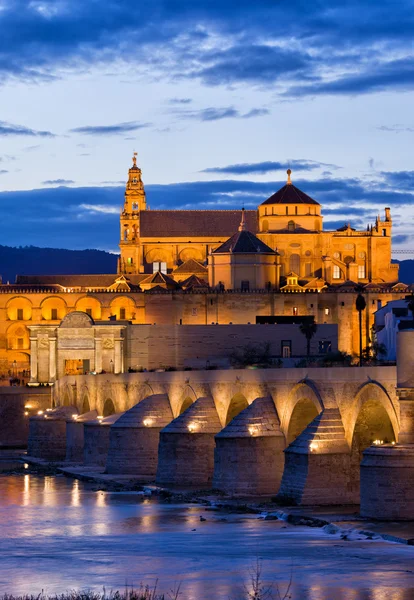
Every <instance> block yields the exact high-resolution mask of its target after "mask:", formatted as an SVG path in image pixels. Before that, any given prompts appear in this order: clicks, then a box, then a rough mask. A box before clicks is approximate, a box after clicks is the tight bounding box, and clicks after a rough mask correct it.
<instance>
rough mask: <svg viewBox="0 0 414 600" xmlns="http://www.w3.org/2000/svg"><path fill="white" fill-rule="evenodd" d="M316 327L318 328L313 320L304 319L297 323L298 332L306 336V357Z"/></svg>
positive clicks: (308, 353)
mask: <svg viewBox="0 0 414 600" xmlns="http://www.w3.org/2000/svg"><path fill="white" fill-rule="evenodd" d="M317 329H318V326H317V324H316V323H315V321H304V322H303V323H301V324H300V325H299V330H300V332H301V333H303V335H304V336H305V338H306V356H307V357H308V358H309V355H310V343H311V339H312V338H313V336H314V335H315V333H316V331H317Z"/></svg>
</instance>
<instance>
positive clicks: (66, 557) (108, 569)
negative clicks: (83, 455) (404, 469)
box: [0, 473, 414, 600]
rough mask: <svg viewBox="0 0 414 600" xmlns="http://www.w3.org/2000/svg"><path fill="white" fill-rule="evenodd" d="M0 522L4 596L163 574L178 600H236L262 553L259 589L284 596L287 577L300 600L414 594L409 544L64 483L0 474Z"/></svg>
mask: <svg viewBox="0 0 414 600" xmlns="http://www.w3.org/2000/svg"><path fill="white" fill-rule="evenodd" d="M200 514H203V516H204V517H205V518H206V519H207V520H206V521H200ZM0 526H1V532H2V539H1V556H2V560H1V561H0V593H5V592H13V593H20V594H23V593H33V594H37V593H39V592H40V591H41V590H42V589H46V591H47V592H48V593H54V592H62V591H65V590H68V589H72V588H95V589H102V587H103V586H105V587H106V588H107V589H108V588H109V589H123V588H124V586H125V584H126V583H128V584H129V585H134V586H135V587H137V586H139V583H140V582H141V581H143V582H145V583H149V584H151V583H154V582H155V581H156V580H157V579H159V580H160V585H161V587H162V589H163V591H166V592H168V591H169V590H171V589H174V587H175V586H176V585H177V584H178V583H179V582H181V590H182V596H181V599H182V600H211V599H212V598H215V599H218V600H220V599H226V600H227V599H230V600H241V599H242V598H243V599H244V598H245V597H246V593H245V585H249V580H250V573H251V569H252V567H254V564H255V561H256V557H259V558H260V559H261V561H262V563H261V564H262V572H263V579H264V584H265V585H269V586H273V590H274V591H275V590H276V586H278V587H279V589H280V592H281V595H282V597H283V593H284V591H285V590H286V586H287V585H288V582H289V578H290V575H292V579H293V584H292V589H291V594H292V598H294V599H295V600H296V599H299V598H300V600H411V599H412V598H413V597H414V579H413V577H414V576H413V574H412V572H411V569H412V559H413V557H414V548H411V547H408V546H403V545H399V544H387V543H378V542H343V541H342V540H339V539H338V538H335V537H333V536H328V535H326V534H323V532H321V531H318V530H312V529H307V528H300V527H296V528H295V527H293V526H290V525H286V524H285V523H282V522H263V521H259V520H258V519H257V518H256V517H255V516H254V515H253V516H251V515H246V516H244V515H222V514H215V513H207V512H204V511H203V508H202V507H200V506H196V505H190V506H174V505H171V504H156V503H154V502H152V501H148V500H145V501H143V500H142V497H141V496H138V495H137V494H135V493H110V492H102V491H95V490H94V489H93V488H92V486H91V485H89V484H85V483H83V482H79V481H74V480H71V479H67V478H65V477H44V478H41V477H36V476H33V475H31V474H28V473H24V474H22V475H19V476H11V477H10V476H1V477H0Z"/></svg>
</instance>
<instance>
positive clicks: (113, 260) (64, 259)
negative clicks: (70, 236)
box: [0, 246, 118, 283]
mask: <svg viewBox="0 0 414 600" xmlns="http://www.w3.org/2000/svg"><path fill="white" fill-rule="evenodd" d="M117 259H118V257H117V255H115V254H110V253H109V252H104V251H103V250H63V249H59V248H37V247H36V246H24V247H22V246H20V247H19V248H11V247H9V246H0V274H1V276H2V279H3V283H7V282H8V281H10V283H14V281H15V279H16V275H41V274H42V275H70V274H74V275H79V274H82V273H84V274H88V275H89V274H90V275H93V274H97V273H116V270H117Z"/></svg>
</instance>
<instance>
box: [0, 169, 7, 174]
mask: <svg viewBox="0 0 414 600" xmlns="http://www.w3.org/2000/svg"><path fill="white" fill-rule="evenodd" d="M6 173H8V171H6V169H0V175H5V174H6Z"/></svg>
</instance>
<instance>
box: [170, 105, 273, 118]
mask: <svg viewBox="0 0 414 600" xmlns="http://www.w3.org/2000/svg"><path fill="white" fill-rule="evenodd" d="M174 114H176V115H178V116H179V117H180V118H181V119H194V120H196V121H220V120H221V119H251V118H253V117H263V116H264V115H268V114H269V110H268V109H267V108H253V109H251V110H249V111H248V112H246V113H241V112H240V111H239V110H237V109H236V108H234V106H227V107H224V108H213V107H209V108H202V109H200V110H176V111H174Z"/></svg>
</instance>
